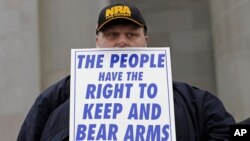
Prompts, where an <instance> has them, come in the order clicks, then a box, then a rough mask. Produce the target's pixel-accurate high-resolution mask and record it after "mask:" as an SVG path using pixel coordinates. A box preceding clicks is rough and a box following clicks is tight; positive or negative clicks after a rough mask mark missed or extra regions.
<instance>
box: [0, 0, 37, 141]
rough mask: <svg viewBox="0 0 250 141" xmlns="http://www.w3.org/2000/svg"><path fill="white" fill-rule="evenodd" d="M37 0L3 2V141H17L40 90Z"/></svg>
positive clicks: (0, 54) (0, 39) (0, 38)
mask: <svg viewBox="0 0 250 141" xmlns="http://www.w3.org/2000/svg"><path fill="white" fill-rule="evenodd" d="M37 10H38V8H37V0H22V1H21V0H0V76H1V80H0V125H1V126H0V138H1V139H0V140H2V141H11V140H16V138H17V134H18V131H19V129H20V126H21V123H22V122H23V119H24V116H25V115H26V114H27V112H28V110H29V108H30V107H31V104H32V103H33V102H34V99H35V97H37V95H38V94H39V91H40V72H39V71H40V68H39V65H40V64H39V62H40V61H39V58H40V57H39V43H38V20H37V19H38V16H37V14H38V13H37Z"/></svg>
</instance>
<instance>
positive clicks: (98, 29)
mask: <svg viewBox="0 0 250 141" xmlns="http://www.w3.org/2000/svg"><path fill="white" fill-rule="evenodd" d="M116 19H125V20H129V21H132V22H133V23H135V24H137V25H139V26H141V27H144V26H145V25H143V24H141V23H139V22H137V21H136V20H134V19H131V18H128V17H115V18H112V19H109V20H107V21H105V22H104V23H102V24H101V25H100V26H98V28H97V29H96V31H100V29H101V28H102V27H103V26H104V25H106V24H107V23H109V22H110V21H113V20H116Z"/></svg>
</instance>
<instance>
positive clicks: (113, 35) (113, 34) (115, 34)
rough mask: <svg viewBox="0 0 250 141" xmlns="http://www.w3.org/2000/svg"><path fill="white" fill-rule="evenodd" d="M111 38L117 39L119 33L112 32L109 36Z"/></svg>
mask: <svg viewBox="0 0 250 141" xmlns="http://www.w3.org/2000/svg"><path fill="white" fill-rule="evenodd" d="M108 36H109V37H117V36H118V33H115V32H112V33H109V34H108Z"/></svg>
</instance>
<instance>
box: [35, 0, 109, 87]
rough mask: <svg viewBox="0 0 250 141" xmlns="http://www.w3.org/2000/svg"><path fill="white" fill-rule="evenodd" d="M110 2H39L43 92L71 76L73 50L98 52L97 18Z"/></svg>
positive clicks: (68, 0)
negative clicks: (89, 49) (96, 36)
mask: <svg viewBox="0 0 250 141" xmlns="http://www.w3.org/2000/svg"><path fill="white" fill-rule="evenodd" d="M107 2H108V1H103V0H99V1H93V0H90V1H85V0H41V1H39V6H40V31H41V32H40V35H41V36H40V37H41V44H40V45H41V60H42V72H41V73H42V89H45V88H47V87H48V86H49V85H51V84H53V83H55V82H56V81H58V80H60V79H62V78H63V77H65V76H66V75H69V74H70V49H71V48H95V28H96V23H97V17H98V14H99V11H100V8H102V7H103V5H105V3H107Z"/></svg>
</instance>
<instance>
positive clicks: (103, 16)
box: [96, 2, 147, 32]
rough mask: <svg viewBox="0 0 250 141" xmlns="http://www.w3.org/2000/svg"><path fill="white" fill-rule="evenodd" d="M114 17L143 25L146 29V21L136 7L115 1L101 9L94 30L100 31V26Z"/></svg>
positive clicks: (114, 18)
mask: <svg viewBox="0 0 250 141" xmlns="http://www.w3.org/2000/svg"><path fill="white" fill-rule="evenodd" d="M116 19H119V20H129V21H131V22H133V23H135V24H137V25H138V26H141V27H144V28H145V30H147V26H146V22H145V20H144V18H143V16H142V15H141V12H140V10H139V9H138V8H137V7H135V6H134V5H131V4H129V3H127V2H116V3H113V4H110V5H108V6H106V7H104V8H103V9H102V10H101V12H100V14H99V18H98V23H97V27H96V32H98V31H100V30H101V29H102V27H104V26H105V25H107V24H108V23H109V22H111V21H114V20H116Z"/></svg>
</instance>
